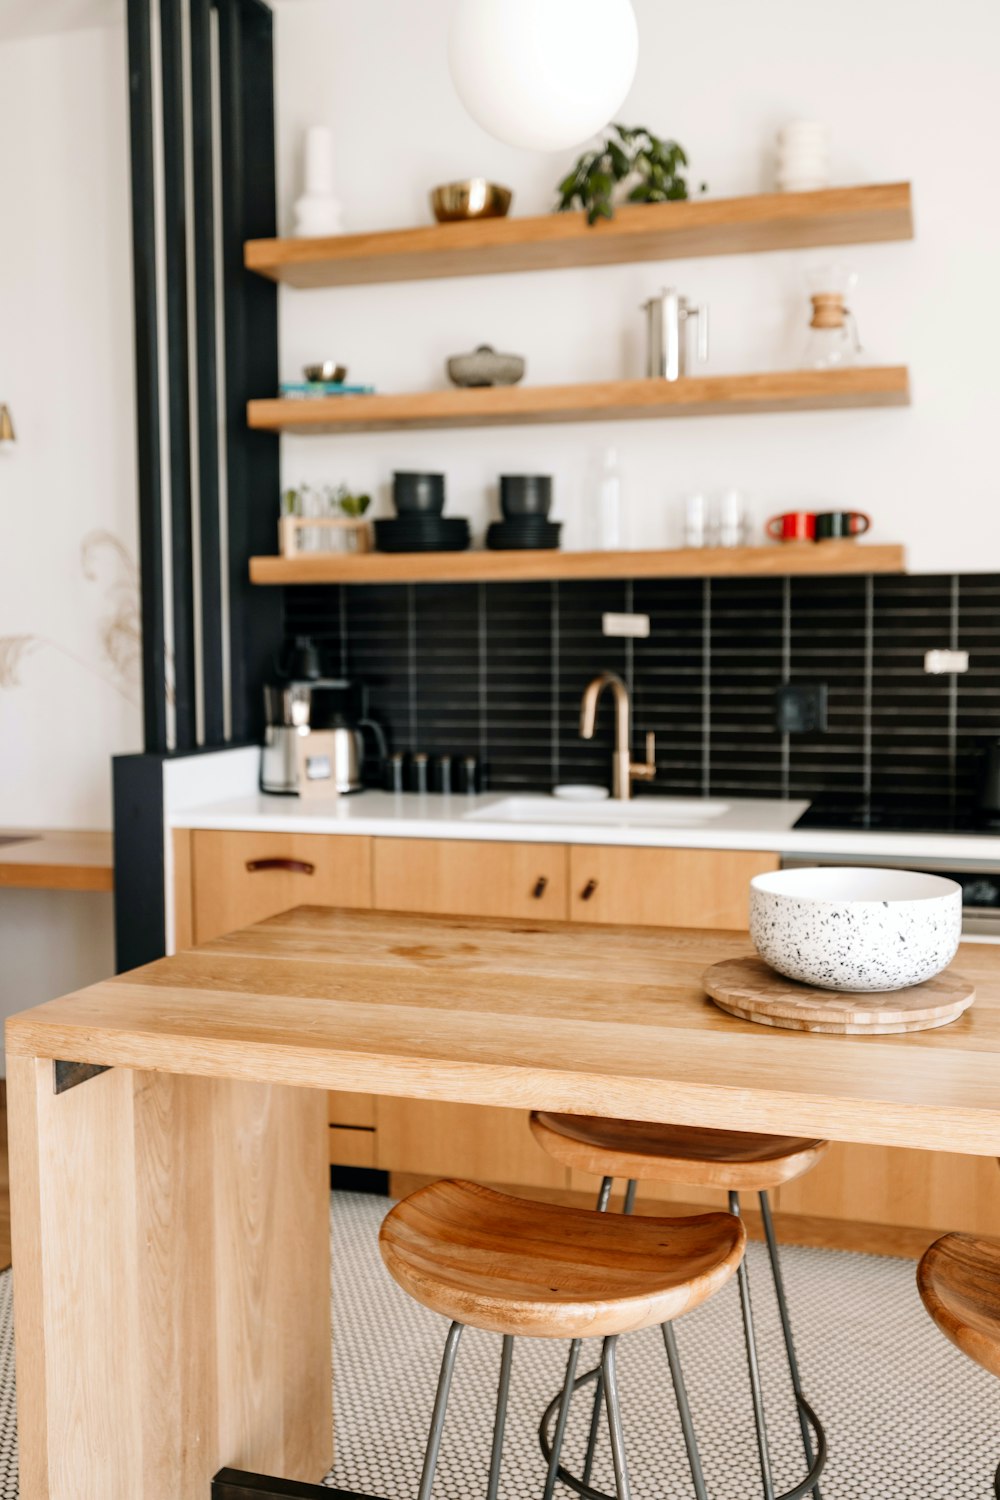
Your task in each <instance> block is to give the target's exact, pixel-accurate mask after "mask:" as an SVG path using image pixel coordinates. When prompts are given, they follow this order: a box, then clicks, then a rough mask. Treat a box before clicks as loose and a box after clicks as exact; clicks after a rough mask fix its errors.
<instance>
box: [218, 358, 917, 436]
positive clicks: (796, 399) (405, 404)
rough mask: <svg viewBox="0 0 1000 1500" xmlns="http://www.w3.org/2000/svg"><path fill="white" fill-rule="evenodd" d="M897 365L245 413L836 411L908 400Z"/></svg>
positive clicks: (445, 417) (309, 429)
mask: <svg viewBox="0 0 1000 1500" xmlns="http://www.w3.org/2000/svg"><path fill="white" fill-rule="evenodd" d="M909 401H910V381H909V371H908V370H907V369H906V366H905V365H859V366H855V367H854V368H852V369H844V370H785V371H779V372H777V373H775V374H765V375H709V376H701V377H698V378H689V379H686V380H676V381H668V380H617V381H610V380H609V381H600V382H597V383H595V384H591V385H548V386H521V385H507V386H490V387H487V388H480V389H471V390H468V389H467V390H459V389H455V390H442V391H414V392H412V393H411V394H409V395H402V396H317V397H308V398H304V399H296V398H288V397H285V398H281V397H279V398H276V399H272V400H263V401H251V402H249V403H248V406H247V420H248V422H249V424H250V426H251V427H253V428H255V429H257V430H258V431H262V432H292V433H299V434H308V433H327V434H329V433H347V432H399V431H406V430H411V429H416V428H449V427H516V426H533V425H535V424H538V423H552V422H595V421H608V422H610V421H634V420H637V419H639V418H655V417H710V416H733V415H740V414H746V413H749V412H782V411H837V410H843V409H845V408H851V407H873V406H908V405H909Z"/></svg>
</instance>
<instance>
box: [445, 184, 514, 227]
mask: <svg viewBox="0 0 1000 1500" xmlns="http://www.w3.org/2000/svg"><path fill="white" fill-rule="evenodd" d="M513 196H514V195H513V193H512V192H511V190H510V188H505V187H500V186H498V184H497V183H495V182H487V181H486V178H485V177H469V178H467V180H466V181H465V182H445V183H443V184H442V185H441V187H436V188H434V189H433V190H432V192H431V208H432V209H433V210H434V217H435V219H437V221H438V223H439V224H454V223H457V221H458V220H460V219H502V218H504V217H505V216H506V214H507V212H508V210H509V209H510V201H511V198H512V197H513Z"/></svg>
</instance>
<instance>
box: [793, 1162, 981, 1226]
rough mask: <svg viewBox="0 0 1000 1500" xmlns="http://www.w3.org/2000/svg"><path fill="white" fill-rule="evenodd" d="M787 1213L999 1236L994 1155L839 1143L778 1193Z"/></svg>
mask: <svg viewBox="0 0 1000 1500" xmlns="http://www.w3.org/2000/svg"><path fill="white" fill-rule="evenodd" d="M778 1205H779V1207H780V1209H781V1212H782V1213H792V1214H808V1215H813V1216H817V1217H819V1218H823V1219H833V1220H840V1221H843V1220H845V1219H846V1220H847V1221H848V1222H850V1223H858V1224H879V1225H888V1226H893V1227H897V1228H904V1229H926V1230H927V1231H928V1240H929V1239H931V1238H933V1236H934V1234H944V1233H945V1232H946V1231H947V1230H950V1229H957V1230H962V1231H964V1232H965V1233H966V1234H985V1235H997V1234H1000V1172H998V1171H997V1163H996V1161H995V1160H994V1158H993V1157H992V1156H957V1155H954V1154H952V1153H951V1152H947V1151H906V1150H903V1149H901V1148H900V1147H895V1146H854V1145H846V1144H844V1143H842V1142H834V1143H833V1144H832V1145H831V1146H830V1148H829V1150H828V1151H827V1153H826V1155H825V1156H824V1157H823V1159H822V1161H821V1162H820V1163H819V1164H818V1166H816V1167H814V1168H813V1170H812V1171H811V1172H807V1173H806V1174H805V1176H804V1177H799V1178H797V1179H796V1180H795V1181H794V1182H788V1183H786V1184H785V1186H784V1187H782V1188H779V1190H778Z"/></svg>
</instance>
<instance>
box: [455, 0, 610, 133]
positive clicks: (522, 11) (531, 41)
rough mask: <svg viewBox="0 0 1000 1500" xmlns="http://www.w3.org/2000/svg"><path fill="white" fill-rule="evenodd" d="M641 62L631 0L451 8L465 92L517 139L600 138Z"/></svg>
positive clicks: (488, 123) (473, 0)
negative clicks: (597, 135) (599, 133)
mask: <svg viewBox="0 0 1000 1500" xmlns="http://www.w3.org/2000/svg"><path fill="white" fill-rule="evenodd" d="M638 60H639V28H638V26H637V25H636V19H635V12H634V11H633V9H632V5H631V0H457V4H456V6H455V10H454V13H453V15H452V21H451V32H450V35H449V39H448V61H449V63H450V65H451V74H452V78H453V79H454V81H455V88H456V89H457V90H458V96H459V98H460V99H461V101H462V103H463V104H464V105H465V107H466V109H467V110H468V111H469V114H470V115H471V116H472V118H473V119H474V120H476V121H477V122H478V123H479V124H480V125H481V126H482V127H483V129H484V130H487V131H489V133H490V135H492V136H495V137H496V138H497V140H500V141H505V142H506V143H507V145H509V146H524V147H527V148H528V149H529V150H534V151H562V150H565V149H566V148H567V147H569V146H578V145H580V144H581V142H583V141H586V140H588V139H589V137H590V136H592V135H596V133H597V132H598V131H599V130H603V128H604V126H605V125H607V124H608V122H609V121H610V120H611V119H612V118H613V117H614V115H615V114H616V112H617V111H618V109H619V107H620V106H621V104H622V102H623V101H624V99H625V95H626V94H627V93H628V91H629V89H630V88H631V86H632V80H633V78H634V77H635V70H636V64H637V63H638Z"/></svg>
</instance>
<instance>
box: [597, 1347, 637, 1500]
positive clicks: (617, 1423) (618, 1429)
mask: <svg viewBox="0 0 1000 1500" xmlns="http://www.w3.org/2000/svg"><path fill="white" fill-rule="evenodd" d="M617 1350H618V1336H617V1334H616V1335H614V1336H613V1337H612V1338H607V1339H605V1340H604V1353H603V1354H602V1355H601V1369H602V1371H603V1373H604V1392H605V1400H606V1403H607V1408H608V1431H609V1433H610V1436H611V1461H612V1463H613V1464H614V1466H615V1491H616V1493H617V1495H618V1500H632V1488H631V1485H630V1484H629V1477H628V1465H627V1463H626V1462H625V1434H624V1433H623V1431H622V1412H621V1403H620V1402H619V1400H618V1379H617V1371H616V1364H615V1357H616V1354H617Z"/></svg>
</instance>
